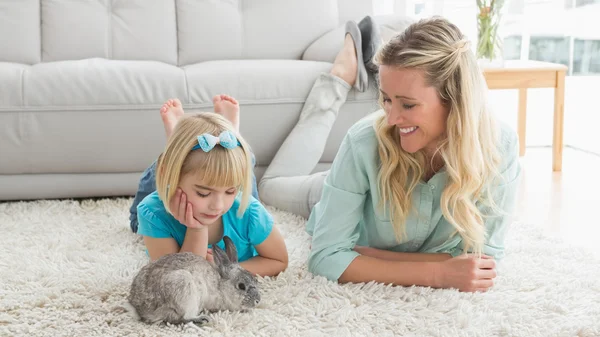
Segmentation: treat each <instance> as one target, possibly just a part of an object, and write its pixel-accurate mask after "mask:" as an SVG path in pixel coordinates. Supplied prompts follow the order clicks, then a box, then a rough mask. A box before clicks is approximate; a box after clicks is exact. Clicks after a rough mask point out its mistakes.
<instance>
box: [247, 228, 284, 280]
mask: <svg viewBox="0 0 600 337" xmlns="http://www.w3.org/2000/svg"><path fill="white" fill-rule="evenodd" d="M255 248H256V251H257V252H258V254H259V255H258V256H255V257H253V258H251V259H249V260H246V261H244V262H240V266H242V267H243V268H244V269H246V270H247V271H249V272H251V273H252V274H255V275H260V276H275V275H277V274H279V273H280V272H282V271H284V270H285V269H286V268H287V266H288V253H287V248H286V246H285V241H284V240H283V236H281V233H280V232H279V230H278V229H277V227H275V226H273V229H272V230H271V233H270V234H269V236H268V237H267V238H266V239H265V240H264V241H263V242H262V243H261V244H259V245H256V246H255Z"/></svg>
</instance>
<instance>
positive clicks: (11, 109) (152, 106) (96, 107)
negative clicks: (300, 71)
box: [0, 98, 373, 113]
mask: <svg viewBox="0 0 600 337" xmlns="http://www.w3.org/2000/svg"><path fill="white" fill-rule="evenodd" d="M372 101H373V99H372V98H371V99H355V100H351V101H347V102H346V104H358V103H364V102H372ZM239 102H240V105H245V106H254V105H276V104H304V103H305V102H306V100H301V99H298V100H286V101H244V100H239ZM158 105H160V104H159V103H156V104H147V105H140V106H131V105H85V106H81V105H74V106H68V105H59V106H48V105H43V106H41V105H40V106H35V105H34V106H31V105H28V106H26V107H25V106H23V107H19V106H11V107H4V108H0V113H4V112H36V111H39V112H43V111H48V112H52V111H69V112H73V111H94V110H103V111H108V110H124V111H136V110H148V109H156V108H157V106H158ZM206 107H212V102H206V103H195V104H193V103H192V104H187V107H186V109H197V108H206Z"/></svg>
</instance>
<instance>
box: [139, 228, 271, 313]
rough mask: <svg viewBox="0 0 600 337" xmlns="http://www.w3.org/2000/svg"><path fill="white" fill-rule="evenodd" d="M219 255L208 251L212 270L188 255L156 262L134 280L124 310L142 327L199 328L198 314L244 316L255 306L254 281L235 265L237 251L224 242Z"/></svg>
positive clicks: (217, 251)
mask: <svg viewBox="0 0 600 337" xmlns="http://www.w3.org/2000/svg"><path fill="white" fill-rule="evenodd" d="M223 240H224V241H225V250H226V253H225V252H223V250H222V249H220V248H219V247H217V245H214V246H213V257H214V262H215V264H214V265H213V264H212V263H210V262H208V261H207V260H206V259H205V258H203V257H201V256H198V255H195V254H193V253H190V252H186V253H175V254H169V255H165V256H162V257H161V258H159V259H158V260H156V261H154V262H151V263H149V264H147V265H146V266H144V267H142V269H140V271H139V272H138V274H137V275H136V276H135V277H134V279H133V282H132V284H131V291H130V294H129V297H128V302H129V303H127V304H128V305H127V307H128V309H129V311H130V312H131V313H132V314H133V315H134V316H135V317H136V318H138V319H139V320H141V321H142V322H145V323H148V324H156V323H161V322H167V323H171V324H180V323H183V324H186V323H188V322H193V323H195V324H198V325H203V324H206V323H208V322H210V318H209V317H208V316H207V315H205V314H202V313H203V312H214V311H219V310H231V311H236V310H240V311H246V310H248V309H250V308H254V307H255V306H256V305H257V304H258V303H259V302H260V292H259V288H258V282H257V279H256V276H254V275H253V274H251V273H250V272H248V271H247V270H245V269H244V268H242V267H241V266H240V265H239V264H238V263H237V262H238V259H237V249H236V247H235V245H234V244H233V242H232V241H231V239H230V238H229V237H227V236H225V237H224V238H223Z"/></svg>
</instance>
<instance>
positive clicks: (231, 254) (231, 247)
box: [223, 236, 238, 263]
mask: <svg viewBox="0 0 600 337" xmlns="http://www.w3.org/2000/svg"><path fill="white" fill-rule="evenodd" d="M223 241H225V250H226V251H227V257H228V258H229V261H231V263H237V262H238V255H237V249H236V248H235V244H234V243H233V241H231V239H230V238H229V237H228V236H226V237H224V238H223Z"/></svg>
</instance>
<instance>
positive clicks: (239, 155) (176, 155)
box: [156, 112, 252, 217]
mask: <svg viewBox="0 0 600 337" xmlns="http://www.w3.org/2000/svg"><path fill="white" fill-rule="evenodd" d="M223 131H230V132H232V133H233V134H234V135H235V136H236V137H237V139H238V141H239V142H240V144H241V146H238V147H235V148H233V149H226V148H224V147H222V146H221V145H219V144H217V145H215V147H214V148H213V149H212V150H210V151H209V152H204V151H203V150H202V149H197V150H193V151H192V148H193V147H194V146H196V145H198V136H200V135H202V134H204V133H209V134H211V135H213V136H217V137H218V136H219V135H220V134H221V132H223ZM156 173H157V174H156V190H157V191H158V196H159V197H160V200H161V201H162V202H163V204H164V205H165V208H166V209H167V211H168V212H169V213H171V209H170V208H169V205H170V202H171V199H172V198H173V196H174V195H175V191H176V190H177V186H178V185H179V183H180V181H181V179H182V178H183V177H185V176H187V175H188V174H193V175H195V176H196V177H197V178H198V180H199V181H201V182H202V184H203V185H206V186H210V187H221V188H227V187H236V188H238V189H239V191H240V192H241V195H242V198H241V202H240V207H239V209H238V217H241V216H242V215H243V214H244V212H245V211H246V208H247V207H248V202H249V200H250V194H251V184H252V159H251V155H250V146H249V145H248V143H246V141H245V140H244V139H243V138H242V137H241V136H240V135H239V133H237V132H236V131H235V129H234V128H233V126H232V125H231V123H230V122H229V121H228V120H227V119H225V118H224V117H223V116H221V115H219V114H216V113H210V112H205V113H199V114H195V115H189V116H184V117H182V118H181V119H180V120H179V122H178V123H177V125H176V126H175V129H174V130H173V134H172V135H171V137H170V138H169V139H168V141H167V145H166V147H165V150H164V152H163V153H162V154H161V155H160V157H159V158H158V163H157V166H156ZM169 187H170V188H169Z"/></svg>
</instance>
